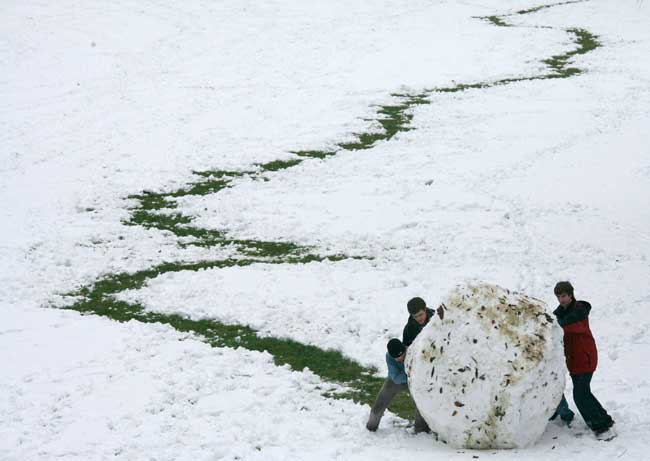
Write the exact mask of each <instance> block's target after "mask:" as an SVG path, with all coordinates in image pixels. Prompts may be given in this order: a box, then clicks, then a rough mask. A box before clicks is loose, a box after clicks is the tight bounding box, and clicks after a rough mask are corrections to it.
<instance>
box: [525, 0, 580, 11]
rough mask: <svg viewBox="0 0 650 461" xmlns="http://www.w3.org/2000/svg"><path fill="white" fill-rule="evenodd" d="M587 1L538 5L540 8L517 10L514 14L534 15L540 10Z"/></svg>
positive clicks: (578, 0)
mask: <svg viewBox="0 0 650 461" xmlns="http://www.w3.org/2000/svg"><path fill="white" fill-rule="evenodd" d="M585 1H587V0H570V1H568V2H559V3H549V4H548V5H540V6H534V7H532V8H528V9H525V10H519V11H515V13H514V14H530V13H536V12H538V11H540V10H544V9H546V8H554V7H556V6H562V5H571V4H572V3H583V2H585Z"/></svg>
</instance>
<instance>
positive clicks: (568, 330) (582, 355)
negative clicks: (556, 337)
mask: <svg viewBox="0 0 650 461" xmlns="http://www.w3.org/2000/svg"><path fill="white" fill-rule="evenodd" d="M589 311H591V304H589V303H588V302H587V301H576V300H575V299H574V300H573V302H572V303H571V304H570V305H569V307H567V308H566V309H565V308H564V307H562V306H558V308H557V309H555V311H553V313H554V314H555V316H556V317H557V322H558V323H559V324H560V326H561V327H562V329H563V330H564V355H565V357H566V366H567V368H568V369H569V373H571V374H572V375H581V374H584V373H593V372H594V371H595V370H596V365H598V351H597V350H596V341H594V337H593V336H592V335H591V330H590V329H589Z"/></svg>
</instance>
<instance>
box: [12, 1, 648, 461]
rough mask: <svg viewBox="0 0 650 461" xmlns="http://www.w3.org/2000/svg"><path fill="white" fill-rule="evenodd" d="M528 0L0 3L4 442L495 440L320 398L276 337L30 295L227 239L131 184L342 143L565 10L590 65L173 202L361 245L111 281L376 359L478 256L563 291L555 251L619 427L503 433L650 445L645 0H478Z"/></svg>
mask: <svg viewBox="0 0 650 461" xmlns="http://www.w3.org/2000/svg"><path fill="white" fill-rule="evenodd" d="M537 5H538V3H536V2H533V1H529V0H506V1H496V0H477V1H472V2H453V1H433V2H432V1H425V0H416V1H412V2H407V3H405V2H397V1H389V0H386V1H382V2H370V1H358V2H343V1H338V0H337V1H328V2H322V1H307V2H305V1H291V0H275V1H271V2H265V3H264V4H263V5H261V4H259V2H251V1H224V2H218V3H214V2H207V1H198V0H197V1H193V2H186V3H184V4H182V5H180V4H178V2H170V1H166V0H158V1H155V2H140V3H132V2H114V3H111V4H105V5H104V4H99V3H89V2H80V1H77V0H65V1H63V2H57V3H56V5H54V4H48V3H42V2H8V3H7V2H6V4H3V5H2V6H1V7H0V17H1V18H2V19H0V30H2V34H0V37H2V38H1V39H0V69H1V70H2V72H1V73H0V75H1V77H0V98H1V99H2V101H3V108H2V110H0V127H1V128H2V130H1V131H0V132H1V133H2V134H0V139H1V140H2V142H1V143H0V145H1V146H2V151H1V152H0V159H1V160H0V201H1V202H2V204H3V205H2V208H0V218H1V220H2V227H1V228H0V229H1V230H0V258H1V259H2V261H3V262H4V264H3V265H2V267H1V268H0V314H1V317H0V318H1V319H2V323H1V325H0V351H2V352H0V363H2V364H3V373H2V374H0V418H1V420H2V421H3V424H2V426H1V427H0V458H1V459H9V460H14V459H15V460H19V459H20V460H22V459H43V460H44V459H52V458H54V457H62V458H64V459H105V458H118V459H120V458H121V459H236V458H239V459H295V458H314V459H337V458H338V459H367V458H375V459H394V458H396V457H403V456H405V455H406V456H408V457H410V458H411V459H416V460H417V459H472V457H473V456H479V457H480V458H490V459H492V458H494V459H499V458H501V459H511V457H512V456H513V451H503V452H492V451H480V452H474V451H471V450H454V449H451V448H449V447H447V446H446V445H444V444H442V443H440V442H435V441H433V440H432V438H431V437H430V436H426V435H417V436H416V435H413V434H412V433H411V432H410V431H409V430H407V429H405V424H406V423H405V422H404V421H403V420H401V419H399V418H397V417H395V416H390V415H387V416H386V417H385V418H384V420H383V421H382V425H381V426H380V429H379V431H378V432H377V433H376V434H369V433H367V431H366V430H365V428H364V425H365V419H366V418H367V414H368V412H369V408H368V407H367V406H364V405H358V404H355V403H353V402H351V401H348V400H333V399H329V398H326V397H324V396H322V389H323V388H327V387H328V386H331V384H330V383H326V382H323V381H322V380H321V379H320V378H319V377H317V376H315V375H314V374H313V373H312V372H310V371H309V370H289V369H286V368H283V367H277V366H275V365H274V364H273V361H272V359H271V357H270V356H269V355H268V354H264V353H258V352H250V351H245V350H243V349H241V348H240V349H236V350H233V349H228V348H211V347H210V346H208V345H207V344H205V343H203V342H201V341H200V338H199V337H194V336H191V335H187V334H182V333H179V332H176V331H174V330H172V329H170V328H169V327H163V326H160V325H152V324H139V323H137V322H128V323H116V322H112V321H109V320H107V319H104V318H97V317H93V316H81V315H79V314H77V313H74V312H67V311H61V310H54V309H44V308H43V307H48V306H56V305H60V303H62V302H63V300H62V298H61V295H62V294H64V293H66V292H68V291H70V290H71V289H74V288H75V287H79V286H82V285H85V284H88V283H91V282H92V281H94V280H95V279H96V278H97V277H98V276H99V275H101V274H109V273H115V272H122V271H136V270H141V269H146V268H149V267H152V266H154V265H156V264H159V263H160V262H163V261H201V260H209V259H219V258H223V257H226V256H228V255H230V254H231V253H232V251H233V250H232V249H229V248H219V247H215V248H198V247H187V248H181V247H179V246H178V245H177V241H176V238H175V236H173V235H171V234H170V233H168V232H161V231H156V230H146V229H143V228H141V227H134V226H125V225H123V224H122V222H121V221H122V220H124V219H127V218H128V216H129V213H128V208H129V207H130V206H133V201H132V200H128V199H126V197H128V196H129V195H131V194H135V193H138V192H140V191H142V190H155V191H167V190H171V189H173V188H174V187H179V186H181V185H184V184H186V183H188V182H191V181H192V180H194V179H195V177H194V176H193V175H192V171H195V170H205V169H237V170H250V169H251V166H252V165H253V164H258V163H264V162H268V161H271V160H275V159H279V158H289V157H290V156H291V154H290V152H291V151H295V150H299V149H326V148H332V146H334V145H335V144H336V143H339V142H342V141H345V140H347V139H349V138H350V137H351V136H352V133H358V132H361V131H363V130H366V129H368V128H369V127H370V126H371V125H372V123H371V122H369V121H367V120H366V119H368V118H372V117H373V116H374V115H375V113H376V109H377V106H378V105H381V104H386V103H391V102H393V101H395V97H393V96H391V93H396V92H405V91H414V92H418V91H422V90H424V89H433V88H440V87H447V86H452V85H453V84H454V83H475V82H486V81H495V80H499V79H503V78H512V77H526V76H531V75H536V74H539V73H543V72H545V67H544V65H543V64H542V62H541V60H542V59H545V58H548V57H550V56H552V55H556V54H560V53H563V52H566V51H568V50H571V49H573V48H574V47H575V44H573V43H572V38H571V36H570V35H569V34H567V33H566V32H565V31H564V30H563V29H566V28H571V27H580V28H584V29H586V30H589V31H590V32H592V33H594V34H596V35H597V36H598V40H599V41H600V42H601V43H602V45H603V46H602V47H599V48H597V49H595V50H594V51H591V52H589V53H588V54H585V55H580V56H576V57H574V59H573V61H574V64H573V65H575V66H577V67H580V68H582V69H586V72H585V73H583V74H581V75H578V76H574V77H572V78H570V79H556V80H542V81H523V82H519V83H513V84H509V85H503V86H496V87H491V88H482V89H471V90H467V91H464V92H457V93H432V95H431V97H430V100H431V104H429V105H420V106H417V107H415V108H413V109H412V113H413V120H412V123H411V128H413V129H412V130H411V131H408V132H401V133H398V134H397V136H395V137H394V138H393V139H391V140H390V141H387V142H380V143H378V144H377V145H376V146H374V147H373V148H372V149H368V150H362V151H352V152H351V151H342V152H339V153H338V154H337V155H336V156H334V157H332V158H328V159H326V160H322V161H321V160H306V161H304V162H303V163H301V164H300V165H298V166H296V167H294V168H291V169H287V170H283V171H278V172H275V173H267V174H266V175H265V176H266V177H267V179H268V181H253V180H251V179H250V178H240V179H237V180H236V181H235V182H234V183H233V187H231V188H230V189H227V190H224V191H221V192H220V193H218V194H213V195H208V196H201V197H184V198H182V199H180V200H178V203H179V209H180V210H181V211H183V212H184V213H186V214H188V215H192V216H193V217H195V222H194V223H195V224H196V225H199V226H203V227H208V228H214V229H220V230H224V231H226V232H227V233H228V234H229V235H231V236H234V237H236V238H242V239H243V238H256V239H264V240H286V241H293V242H296V243H299V244H303V245H309V246H313V247H314V248H315V249H316V252H318V253H321V254H329V253H336V252H341V253H345V254H348V255H357V256H363V257H365V258H372V259H361V260H351V259H348V260H345V261H340V262H322V263H310V264H305V265H290V264H274V265H270V264H256V265H252V266H248V267H245V268H236V267H234V268H227V269H210V270H204V271H200V272H193V271H180V272H174V273H167V274H164V275H162V276H160V277H157V278H155V279H152V280H150V281H149V282H148V283H147V284H146V285H145V286H144V287H142V288H141V289H138V290H131V291H127V292H123V293H120V294H119V297H120V298H121V299H128V300H133V301H138V302H140V303H142V304H143V305H144V306H145V308H146V309H148V310H150V311H156V312H175V313H181V314H183V315H186V316H188V317H192V318H212V319H216V320H218V321H221V322H225V323H237V324H243V325H248V326H252V327H254V328H256V329H258V330H259V331H260V332H261V334H264V335H270V336H275V337H288V338H291V339H294V340H297V341H300V342H303V343H308V344H312V345H316V346H318V347H321V348H333V349H336V350H339V351H341V352H342V353H343V354H344V355H346V356H347V357H350V358H352V359H355V360H357V361H359V362H360V363H362V364H364V365H368V366H371V365H374V366H376V367H378V368H379V370H380V372H379V373H380V374H383V373H384V372H385V364H384V363H383V357H384V353H385V349H384V348H385V344H386V340H387V339H388V338H391V337H395V336H399V334H400V332H401V328H402V326H403V324H404V322H405V320H406V316H407V312H406V309H405V303H406V301H407V300H408V299H410V298H411V297H413V296H421V297H423V298H424V299H426V300H427V302H428V303H429V304H430V305H437V303H438V302H439V301H440V300H442V299H443V297H444V296H445V295H446V294H447V293H448V292H449V290H451V289H452V287H454V286H456V285H457V284H458V283H461V282H462V281H464V280H468V279H478V280H486V281H488V282H490V283H494V284H498V285H501V286H506V287H509V288H512V289H514V290H517V291H521V292H525V293H526V294H529V295H530V296H533V297H535V298H538V299H541V300H543V301H544V302H546V303H548V304H549V305H552V304H553V303H554V302H555V301H554V296H553V291H552V287H553V286H554V284H555V283H556V282H557V281H558V280H566V279H568V280H571V281H572V283H573V285H574V286H575V287H576V295H577V297H578V298H579V299H586V300H588V301H589V302H590V303H591V304H592V305H593V306H594V308H593V311H592V314H591V327H592V331H593V333H594V336H595V339H596V342H597V345H598V348H599V352H600V354H599V356H600V363H599V368H598V370H597V371H596V374H595V375H594V380H593V382H592V389H593V392H594V394H595V395H596V396H597V398H598V399H599V400H600V401H601V403H602V404H603V406H604V407H605V408H606V409H607V410H608V412H609V413H610V414H611V415H612V416H613V418H614V419H615V420H616V428H617V431H618V433H619V436H618V438H617V439H615V440H614V441H612V442H608V443H603V442H599V441H597V440H595V439H594V438H593V437H592V436H591V434H589V433H588V430H587V429H586V427H585V426H584V423H583V422H582V420H581V418H580V417H579V416H576V422H575V423H574V427H573V428H571V429H567V428H564V427H562V426H560V425H558V424H557V423H550V424H549V426H548V427H547V428H546V431H545V432H544V433H543V434H542V436H541V438H540V440H539V441H538V442H537V443H536V444H535V445H533V446H531V447H529V448H526V449H518V450H515V452H516V456H517V457H518V458H522V459H530V460H535V461H538V460H541V459H547V458H548V457H550V456H552V455H555V456H557V457H558V458H568V457H571V458H572V459H576V460H580V459H590V460H592V459H612V458H621V459H632V460H641V459H645V457H646V451H647V448H648V442H647V441H646V439H647V437H646V436H647V433H648V432H649V431H650V423H649V422H648V418H647V415H648V412H649V411H650V399H649V398H648V395H650V365H648V361H647V360H646V358H647V356H648V354H649V353H650V345H649V344H648V341H647V331H648V329H649V328H650V316H648V314H647V312H648V309H649V308H650V293H649V291H648V284H647V281H648V280H649V279H650V232H649V231H648V229H650V207H648V199H649V198H650V147H649V146H650V131H648V129H647V128H648V126H650V61H648V59H647V58H646V57H647V56H648V55H649V51H650V33H649V29H648V27H647V24H648V23H649V20H650V5H649V4H648V2H639V1H637V0H621V1H618V2H608V1H606V0H593V1H587V2H576V3H570V4H565V5H560V6H555V7H552V8H546V9H542V10H539V11H537V12H535V13H532V14H528V15H515V16H509V17H508V18H507V19H508V21H509V22H511V23H513V24H516V25H517V27H496V26H494V25H492V24H490V23H489V22H487V21H485V20H481V19H479V18H478V17H479V16H485V15H493V14H501V13H508V12H514V11H518V10H521V9H524V8H529V7H532V6H537ZM547 26H551V28H547ZM318 388H320V389H318ZM570 394H571V388H570V384H569V387H568V388H567V390H566V395H567V396H570ZM569 403H570V405H571V407H572V408H573V409H574V410H575V406H574V405H573V402H572V399H571V398H569ZM303 408H305V409H304V410H303ZM579 434H584V435H582V436H579Z"/></svg>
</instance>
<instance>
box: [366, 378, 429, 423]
mask: <svg viewBox="0 0 650 461" xmlns="http://www.w3.org/2000/svg"><path fill="white" fill-rule="evenodd" d="M408 390H409V388H408V386H407V385H406V384H395V383H394V382H393V380H391V379H390V378H386V381H384V385H383V386H381V390H380V391H379V394H378V395H377V398H376V399H375V403H374V404H373V405H372V409H371V410H370V417H369V418H368V423H367V424H366V428H367V429H368V430H369V431H373V432H374V431H376V430H377V427H379V421H381V417H382V416H384V412H385V411H386V408H388V405H389V404H390V402H391V401H392V400H393V398H395V396H396V395H397V394H399V393H400V392H408ZM428 431H429V426H428V425H427V423H426V421H425V420H424V418H422V415H421V414H420V412H419V411H418V408H417V407H415V432H428Z"/></svg>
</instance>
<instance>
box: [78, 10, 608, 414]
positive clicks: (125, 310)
mask: <svg viewBox="0 0 650 461" xmlns="http://www.w3.org/2000/svg"><path fill="white" fill-rule="evenodd" d="M582 1H584V0H573V1H565V2H561V3H555V4H552V5H542V6H538V7H534V8H529V9H526V10H520V11H517V12H516V13H514V14H519V15H521V14H529V13H534V12H537V11H539V10H542V9H544V8H550V7H553V6H559V5H567V4H571V3H580V2H582ZM514 14H511V15H493V16H486V17H482V18H481V19H485V20H487V21H489V22H490V23H492V24H493V25H495V26H500V27H505V26H512V25H511V24H509V23H507V22H506V21H505V20H504V18H505V17H508V16H512V15H514ZM567 32H569V33H572V34H573V35H574V36H575V43H576V44H577V45H578V47H577V48H576V49H574V50H571V51H568V52H566V53H563V54H558V55H555V56H551V57H550V58H547V59H545V60H543V62H544V63H545V64H546V65H547V66H548V67H549V69H550V72H549V73H545V74H541V75H536V76H530V77H515V78H505V79H500V80H496V81H486V82H474V83H459V84H456V85H453V86H449V87H443V88H435V89H431V90H424V91H419V92H414V93H409V92H406V93H394V94H392V95H391V96H392V97H393V98H395V101H394V103H393V104H387V105H382V106H379V107H378V108H377V111H376V113H375V116H374V118H371V119H369V120H368V121H369V122H374V123H373V125H375V126H377V124H378V125H379V126H380V127H381V128H380V129H373V130H370V129H369V130H368V131H366V132H362V133H356V134H355V135H354V140H352V141H350V142H343V143H339V144H337V145H336V146H337V149H336V150H301V151H295V152H292V154H294V155H295V156H296V157H297V158H291V159H286V160H274V161H271V162H267V163H263V164H258V165H255V166H256V169H255V170H253V171H226V170H207V171H194V172H193V173H194V175H195V176H196V177H197V178H198V180H197V181H193V182H191V183H189V184H187V185H185V186H184V187H181V188H178V189H176V190H173V191H167V192H160V193H155V192H147V191H145V192H142V193H140V194H135V195H131V196H129V197H128V198H129V199H131V200H134V201H135V202H136V203H137V204H136V205H135V206H134V207H133V208H131V209H130V212H131V216H130V217H129V219H127V220H126V221H124V223H125V224H127V225H138V226H143V227H144V228H147V229H158V230H162V231H169V232H172V233H173V234H174V235H175V236H177V237H178V238H179V245H181V246H187V245H197V246H205V247H211V246H229V247H232V248H234V249H235V250H236V256H233V257H231V258H228V259H223V260H213V261H198V262H165V263H162V264H159V265H156V266H153V267H150V268H148V269H145V270H142V271H137V272H133V273H117V274H110V275H107V276H105V277H102V278H100V279H98V280H97V281H96V282H94V283H93V284H91V285H89V286H87V287H83V288H80V289H79V290H78V291H77V292H75V293H70V295H71V296H75V297H77V298H79V299H80V300H79V301H77V302H76V303H75V304H73V305H72V306H69V307H66V309H72V310H76V311H79V312H82V313H84V314H95V315H101V316H105V317H108V318H111V319H113V320H116V321H119V322H125V321H129V320H137V321H141V322H148V323H151V322H155V323H163V324H167V325H170V326H171V327H173V328H175V329H176V330H178V331H183V332H193V333H195V334H196V335H198V336H200V337H202V338H203V339H204V340H205V341H206V342H208V343H209V344H211V345H212V346H214V347H244V348H246V349H250V350H255V351H267V352H269V353H270V354H271V355H272V356H273V359H274V361H275V363H276V364H278V365H283V364H288V365H290V366H291V367H292V368H293V369H295V370H302V369H303V368H305V367H307V368H309V369H310V370H312V371H313V372H314V373H316V374H317V375H319V376H320V377H321V378H322V379H323V380H326V381H331V382H336V383H340V384H343V385H345V386H347V387H348V389H349V390H348V391H346V392H343V393H334V394H328V395H329V396H332V397H334V398H351V399H353V400H355V401H357V402H360V403H366V404H371V403H372V402H373V400H374V398H375V396H376V394H377V392H378V390H379V388H380V387H381V385H382V383H383V379H382V378H377V377H375V376H374V374H375V373H376V370H375V369H372V368H365V367H363V366H361V365H360V364H358V363H357V362H355V361H353V360H351V359H349V358H346V357H345V356H343V355H342V354H341V353H340V352H338V351H333V350H323V349H320V348H318V347H315V346H312V345H306V344H301V343H299V342H296V341H293V340H289V339H283V338H270V337H261V336H259V335H258V334H257V332H256V331H255V330H253V329H251V328H249V327H246V326H242V325H226V324H223V323H220V322H217V321H215V320H211V319H201V320H192V319H189V318H186V317H183V316H181V315H177V314H163V313H157V312H147V311H146V310H145V309H144V308H143V307H142V306H140V305H138V304H130V303H127V302H123V301H118V300H116V299H115V295H117V294H118V293H120V292H123V291H125V290H136V289H140V288H142V287H143V286H145V285H146V283H147V282H148V281H149V280H152V279H154V278H156V277H159V276H161V275H163V274H166V273H170V272H180V271H199V270H203V269H218V268H226V267H235V266H240V267H241V266H249V265H252V264H306V263H311V262H322V261H342V260H346V259H360V258H361V257H350V256H346V255H341V254H335V255H324V256H323V255H319V254H315V253H314V252H313V249H311V248H308V247H303V246H300V245H298V244H296V243H293V242H272V241H260V240H253V239H234V238H231V237H228V236H227V235H226V234H225V233H223V232H220V231H218V230H214V229H204V228H200V227H197V226H194V225H192V222H193V218H192V217H190V216H187V215H184V214H182V213H181V212H178V211H176V209H177V208H178V204H177V199H179V198H182V197H187V196H203V195H208V194H215V193H219V192H220V191H222V190H224V189H226V188H228V187H232V186H233V181H234V180H235V179H237V178H241V177H243V176H249V177H252V178H260V179H265V180H268V178H266V177H265V176H264V173H266V172H274V171H280V170H285V169H289V168H292V167H294V166H296V165H298V164H300V163H301V162H303V161H304V160H307V159H326V158H328V157H332V156H334V155H336V154H337V153H338V152H340V151H341V150H348V151H356V150H364V149H370V148H372V147H375V146H376V145H377V143H379V142H381V141H389V140H391V139H392V138H393V137H394V136H395V135H396V134H397V133H399V132H405V131H409V130H411V129H413V128H412V127H411V126H410V124H411V121H412V119H413V108H415V107H416V106H418V105H424V104H430V102H431V101H430V96H431V95H432V94H433V93H436V92H437V93H454V92H460V91H466V90H470V89H482V88H490V87H494V86H497V85H507V84H510V83H516V82H521V81H532V80H542V79H553V78H568V77H571V76H574V75H577V74H579V73H581V72H582V70H581V69H578V68H576V67H570V66H569V65H570V62H571V58H572V57H573V56H575V55H579V54H585V53H587V52H589V51H591V50H593V49H595V48H597V47H598V46H601V45H600V43H599V42H598V40H597V37H596V36H595V35H593V34H591V33H589V32H588V31H586V30H584V29H567ZM390 409H391V410H392V411H393V412H395V413H396V414H398V415H400V416H402V417H404V418H411V416H412V414H413V405H412V402H411V400H410V399H409V398H408V397H407V396H406V395H403V394H402V395H399V396H398V397H397V398H396V399H395V400H394V401H393V403H392V405H391V407H390Z"/></svg>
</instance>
